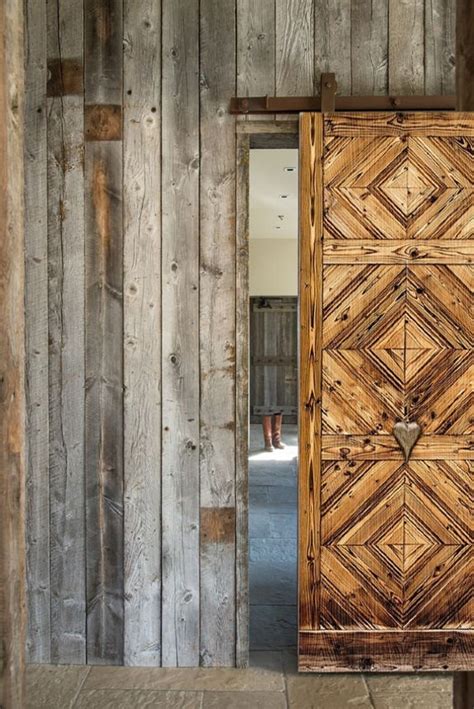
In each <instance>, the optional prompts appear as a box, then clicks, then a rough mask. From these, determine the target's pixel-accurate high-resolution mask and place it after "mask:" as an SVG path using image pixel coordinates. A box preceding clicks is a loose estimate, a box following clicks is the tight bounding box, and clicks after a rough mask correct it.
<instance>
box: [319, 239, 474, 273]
mask: <svg viewBox="0 0 474 709" xmlns="http://www.w3.org/2000/svg"><path fill="white" fill-rule="evenodd" d="M473 261H474V249H473V247H472V244H471V243H470V242H469V241H467V240H465V241H462V240H460V239H459V240H458V239H452V240H449V239H446V240H443V241H429V240H427V241H423V240H419V239H416V240H415V239H403V240H401V239H387V240H385V241H382V240H376V239H358V240H354V241H350V240H349V239H325V240H324V263H325V264H327V265H328V266H329V265H331V264H346V265H351V264H358V263H359V264H365V263H373V264H410V263H413V264H415V263H420V264H438V263H446V264H471V263H473Z"/></svg>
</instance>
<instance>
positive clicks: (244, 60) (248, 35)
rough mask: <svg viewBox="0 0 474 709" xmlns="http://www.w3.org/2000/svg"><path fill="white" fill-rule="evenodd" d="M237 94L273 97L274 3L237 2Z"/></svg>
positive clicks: (268, 118)
mask: <svg viewBox="0 0 474 709" xmlns="http://www.w3.org/2000/svg"><path fill="white" fill-rule="evenodd" d="M237 93H238V95H239V96H265V95H269V96H274V95H275V0H259V2H254V0H237ZM252 118H253V119H256V120H272V116H271V115H270V116H253V117H252Z"/></svg>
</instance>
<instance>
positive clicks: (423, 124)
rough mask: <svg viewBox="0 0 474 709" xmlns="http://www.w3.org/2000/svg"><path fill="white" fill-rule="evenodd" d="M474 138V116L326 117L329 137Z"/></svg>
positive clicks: (381, 114)
mask: <svg viewBox="0 0 474 709" xmlns="http://www.w3.org/2000/svg"><path fill="white" fill-rule="evenodd" d="M408 134H410V135H411V136H416V135H420V136H425V137H428V136H445V137H449V136H453V137H456V136H459V135H462V136H465V137H466V138H468V137H471V138H472V137H473V136H474V119H473V117H472V114H471V113H468V112H458V113H446V112H443V113H439V112H437V111H433V112H432V113H422V112H420V113H391V112H390V113H387V112H384V111H373V112H370V113H361V112H359V113H337V114H332V115H331V116H330V117H326V119H325V121H324V135H325V136H326V137H328V138H329V137H333V136H341V137H351V136H358V137H365V136H377V135H398V136H406V135H408Z"/></svg>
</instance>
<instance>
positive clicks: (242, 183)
mask: <svg viewBox="0 0 474 709" xmlns="http://www.w3.org/2000/svg"><path fill="white" fill-rule="evenodd" d="M249 160H250V142H249V136H248V135H243V134H240V135H238V136H237V150H236V279H235V292H236V303H235V308H236V309H235V314H236V317H235V327H236V331H235V336H236V340H235V344H236V347H235V364H236V367H235V392H236V398H235V430H236V448H235V507H236V510H235V512H236V514H235V519H236V555H235V563H236V634H237V637H236V642H237V646H236V665H237V667H247V666H248V662H249V579H248V544H249V540H248V510H249V490H248V441H249V415H248V407H249V300H248V293H249Z"/></svg>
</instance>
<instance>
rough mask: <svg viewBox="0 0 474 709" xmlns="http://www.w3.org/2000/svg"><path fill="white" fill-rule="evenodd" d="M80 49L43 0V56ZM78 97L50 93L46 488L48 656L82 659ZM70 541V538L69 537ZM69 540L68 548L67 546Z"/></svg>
mask: <svg viewBox="0 0 474 709" xmlns="http://www.w3.org/2000/svg"><path fill="white" fill-rule="evenodd" d="M82 49H83V31H82V7H81V6H80V5H78V4H77V3H75V2H71V0H56V1H55V2H52V3H49V4H48V56H49V57H57V58H59V60H60V61H61V62H62V61H63V59H69V58H70V57H76V56H77V55H78V54H80V53H81V52H82ZM83 166H84V119H83V99H82V98H81V97H75V96H65V95H62V94H60V95H58V96H54V97H51V98H49V99H48V284H49V290H48V310H49V417H50V422H49V483H50V484H49V493H50V500H51V508H50V531H51V540H50V546H51V556H50V574H51V661H52V662H66V663H68V664H83V663H84V662H85V658H86V639H85V634H86V633H85V541H84V537H85V529H84V449H83V440H84V381H85V379H84V377H85V373H84V200H83V194H84V167H83ZM72 540H74V541H72ZM71 547H72V548H71Z"/></svg>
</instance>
